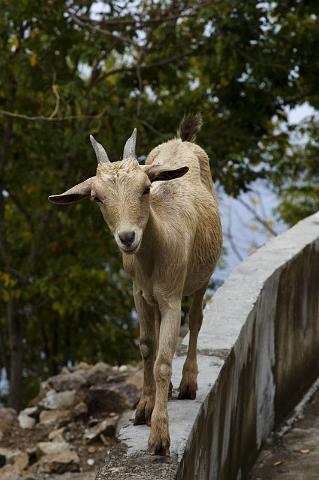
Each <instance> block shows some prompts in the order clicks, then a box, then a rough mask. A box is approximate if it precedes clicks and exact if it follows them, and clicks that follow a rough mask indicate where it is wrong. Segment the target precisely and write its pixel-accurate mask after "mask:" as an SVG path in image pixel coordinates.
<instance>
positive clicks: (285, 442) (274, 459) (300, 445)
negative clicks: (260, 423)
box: [249, 391, 319, 480]
mask: <svg viewBox="0 0 319 480" xmlns="http://www.w3.org/2000/svg"><path fill="white" fill-rule="evenodd" d="M249 480H319V391H317V392H316V393H315V394H314V396H313V397H312V399H311V400H310V402H309V403H308V404H307V405H306V407H305V409H304V413H303V418H301V419H300V420H298V421H297V422H296V423H295V424H294V426H293V428H292V429H291V430H290V431H288V432H287V433H286V434H284V435H280V433H279V432H277V434H275V435H274V439H273V442H272V444H271V445H269V446H265V447H264V448H263V449H262V451H261V453H260V455H259V457H258V459H257V462H256V464H255V466H254V467H253V469H252V471H251V474H250V477H249Z"/></svg>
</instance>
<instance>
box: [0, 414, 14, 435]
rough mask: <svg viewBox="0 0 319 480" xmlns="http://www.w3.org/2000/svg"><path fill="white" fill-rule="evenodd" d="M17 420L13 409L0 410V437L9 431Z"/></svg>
mask: <svg viewBox="0 0 319 480" xmlns="http://www.w3.org/2000/svg"><path fill="white" fill-rule="evenodd" d="M16 420H17V412H16V411H15V410H14V409H13V408H0V437H1V438H3V436H4V434H5V433H6V432H7V431H9V430H10V429H11V427H12V426H13V424H14V423H15V422H16Z"/></svg>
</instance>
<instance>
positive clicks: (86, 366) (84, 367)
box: [73, 362, 92, 372]
mask: <svg viewBox="0 0 319 480" xmlns="http://www.w3.org/2000/svg"><path fill="white" fill-rule="evenodd" d="M90 368H92V365H90V364H89V363H86V362H80V363H77V364H76V365H75V366H74V367H73V370H74V371H75V372H76V371H78V370H89V369H90Z"/></svg>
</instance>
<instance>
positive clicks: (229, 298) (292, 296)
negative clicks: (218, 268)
mask: <svg viewBox="0 0 319 480" xmlns="http://www.w3.org/2000/svg"><path fill="white" fill-rule="evenodd" d="M187 341H188V339H187V338H186V339H185V340H184V344H183V348H184V350H185V349H186V344H187ZM318 349H319V213H317V214H315V215H312V216H311V217H309V218H307V219H305V220H303V221H302V222H300V223H299V224H298V225H296V226H295V227H293V228H292V229H290V230H289V231H287V232H285V233H283V234H282V235H280V236H278V237H277V238H275V239H273V240H272V241H270V242H269V243H268V244H267V245H265V246H264V247H262V248H260V249H259V250H258V251H257V252H256V253H254V254H253V255H251V256H250V257H249V258H248V259H247V260H245V261H244V262H243V263H242V264H241V265H239V267H237V269H236V270H235V271H234V272H233V273H232V274H231V275H230V277H229V279H228V280H227V281H226V282H225V283H224V285H223V286H222V287H221V288H220V289H219V290H218V291H217V292H216V294H215V296H214V298H213V300H212V301H211V302H210V303H209V304H208V305H207V307H206V309H205V315H204V324H203V328H202V330H201V333H200V336H199V342H198V352H199V369H200V375H199V391H198V395H197V399H196V400H195V401H190V400H176V399H175V400H174V399H173V400H172V401H171V402H170V403H169V421H170V434H171V441H172V445H171V458H170V459H161V458H159V459H158V460H145V458H147V455H146V454H145V449H146V445H147V437H148V428H147V427H144V426H141V427H140V426H137V427H134V426H133V425H132V424H131V423H128V425H127V426H126V427H125V428H123V429H122V431H121V434H120V438H121V441H122V447H121V448H125V451H124V450H122V454H121V455H120V457H116V453H114V455H115V457H112V455H113V453H111V455H110V456H109V457H108V458H107V459H106V462H105V465H104V466H103V467H102V468H101V471H100V473H99V474H98V476H97V479H98V480H106V479H107V480H124V479H126V478H132V479H133V478H134V479H136V480H138V479H144V478H148V480H157V479H161V478H177V479H183V480H206V479H207V480H243V479H244V478H247V474H248V471H249V467H250V466H251V465H252V463H253V462H254V460H255V458H256V456H257V453H258V451H259V449H260V447H261V445H262V444H263V442H264V441H265V439H266V438H267V437H268V436H269V434H270V432H271V431H272V430H273V428H274V427H275V426H276V425H278V424H279V423H280V422H281V421H282V419H283V418H284V417H285V416H286V415H287V414H289V412H290V410H291V409H292V408H293V406H294V405H296V404H297V403H298V401H299V400H300V399H301V398H302V396H303V394H304V392H305V391H306V390H307V389H308V388H309V386H310V385H311V383H312V382H313V381H314V380H315V378H317V377H318V376H319V356H318V351H319V350H318ZM182 361H183V356H178V357H176V359H175V360H174V364H173V370H174V377H173V383H174V386H175V387H176V386H178V383H179V380H180V372H181V366H182ZM124 445H125V447H124ZM115 458H117V459H118V460H114V459H115ZM149 458H150V457H149ZM156 458H158V457H155V459H156ZM115 461H118V462H119V466H118V468H120V470H118V471H115V470H114V462H115ZM156 461H158V462H159V463H158V465H157V467H156V468H155V469H154V468H153V467H154V462H156ZM139 462H142V464H143V465H144V467H145V465H146V464H148V463H150V464H151V465H153V467H152V468H151V467H150V466H149V465H148V466H147V467H145V468H144V467H143V468H142V470H143V469H144V470H143V471H141V468H140V467H141V464H140V463H139ZM137 463H139V469H140V473H139V471H138V469H137V470H136V468H135V467H136V464H137ZM112 465H113V467H112ZM159 465H160V467H159ZM112 468H113V470H112ZM121 469H122V470H121ZM130 469H131V471H132V472H133V470H134V469H135V470H134V472H135V473H134V475H132V476H131V477H126V476H123V475H124V473H123V472H129V471H130ZM167 469H168V470H167ZM167 471H169V473H167ZM143 472H144V473H143ZM163 472H164V473H163ZM165 472H166V473H165ZM125 475H126V473H125ZM143 475H144V476H143Z"/></svg>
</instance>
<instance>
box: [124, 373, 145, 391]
mask: <svg viewBox="0 0 319 480" xmlns="http://www.w3.org/2000/svg"><path fill="white" fill-rule="evenodd" d="M126 383H130V384H132V385H135V387H136V388H137V390H138V391H139V392H141V390H142V388H143V383H144V373H143V370H142V369H139V370H137V372H135V373H133V375H131V376H130V377H128V378H127V379H126Z"/></svg>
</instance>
